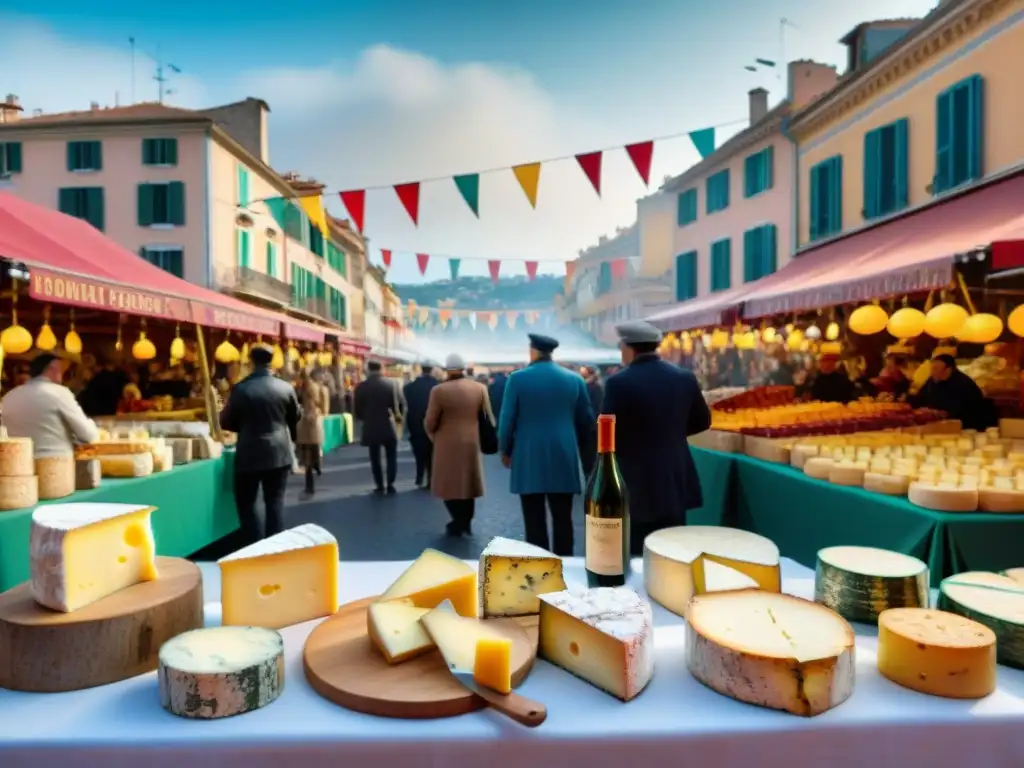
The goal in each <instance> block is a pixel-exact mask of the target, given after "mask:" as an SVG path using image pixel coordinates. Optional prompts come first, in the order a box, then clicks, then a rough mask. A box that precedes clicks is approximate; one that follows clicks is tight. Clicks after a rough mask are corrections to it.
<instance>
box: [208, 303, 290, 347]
mask: <svg viewBox="0 0 1024 768" xmlns="http://www.w3.org/2000/svg"><path fill="white" fill-rule="evenodd" d="M191 303H192V321H193V322H196V323H199V324H200V325H206V326H210V327H213V328H225V329H227V330H231V331H240V332H242V333H258V334H262V335H264V336H274V337H275V338H276V337H277V336H280V335H281V323H279V322H278V321H277V320H275V319H274V318H272V317H265V316H263V315H257V314H250V313H249V312H238V311H236V310H233V309H222V308H220V307H215V306H211V305H209V304H201V303H199V302H198V301H193V302H191Z"/></svg>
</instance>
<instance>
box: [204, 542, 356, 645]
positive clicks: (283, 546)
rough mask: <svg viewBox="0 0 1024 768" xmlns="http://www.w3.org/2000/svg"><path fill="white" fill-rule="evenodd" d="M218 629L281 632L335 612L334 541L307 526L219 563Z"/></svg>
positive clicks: (335, 574) (228, 557) (336, 559)
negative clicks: (244, 628) (285, 628)
mask: <svg viewBox="0 0 1024 768" xmlns="http://www.w3.org/2000/svg"><path fill="white" fill-rule="evenodd" d="M217 565H219V566H220V579H221V581H220V596H221V598H220V599H221V606H222V609H223V614H222V617H221V623H222V624H224V626H247V627H265V628H266V629H281V628H282V627H288V626H291V625H292V624H300V623H302V622H304V621H310V620H311V619H319V618H321V617H323V616H329V615H331V614H332V613H334V612H335V611H337V610H338V542H337V540H336V539H335V538H334V537H333V536H332V535H331V534H330V533H328V532H327V531H325V530H324V529H323V528H321V527H320V526H319V525H313V524H312V523H309V524H306V525H300V526H298V527H297V528H292V529H291V530H288V531H282V532H281V533H278V534H276V535H274V536H270V537H269V538H266V539H263V541H259V542H256V543H255V544H250V545H249V546H248V547H245V548H243V549H240V550H238V551H237V552H235V553H234V554H231V555H228V556H227V557H224V558H221V559H220V560H219V561H218V562H217Z"/></svg>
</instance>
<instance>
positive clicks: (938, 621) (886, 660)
mask: <svg viewBox="0 0 1024 768" xmlns="http://www.w3.org/2000/svg"><path fill="white" fill-rule="evenodd" d="M878 671H879V672H881V673H882V675H884V676H885V677H887V678H888V679H890V680H892V681H893V682H894V683H896V684H897V685H901V686H903V687H904V688H909V689H910V690H912V691H917V692H918V693H927V694H930V695H932V696H943V697H946V698H951V699H980V698H982V697H983V696H988V695H989V694H990V693H992V691H994V690H995V689H996V636H995V633H993V632H992V630H991V629H989V628H988V627H986V626H985V625H984V624H979V623H978V622H976V621H971V620H970V619H966V618H964V617H963V616H958V615H956V614H955V613H948V612H947V611H939V610H932V609H929V608H892V609H891V610H888V611H883V612H882V615H881V616H879V617H878Z"/></svg>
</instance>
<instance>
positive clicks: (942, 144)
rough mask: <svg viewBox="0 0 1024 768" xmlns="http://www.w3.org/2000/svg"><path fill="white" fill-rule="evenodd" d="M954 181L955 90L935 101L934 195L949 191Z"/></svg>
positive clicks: (947, 92)
mask: <svg viewBox="0 0 1024 768" xmlns="http://www.w3.org/2000/svg"><path fill="white" fill-rule="evenodd" d="M952 179H953V89H949V90H946V91H943V92H942V93H940V94H939V97H938V98H937V99H936V100H935V178H934V179H932V194H936V195H937V194H940V193H942V192H945V191H946V190H947V189H949V188H950V187H951V186H952V185H953V182H952Z"/></svg>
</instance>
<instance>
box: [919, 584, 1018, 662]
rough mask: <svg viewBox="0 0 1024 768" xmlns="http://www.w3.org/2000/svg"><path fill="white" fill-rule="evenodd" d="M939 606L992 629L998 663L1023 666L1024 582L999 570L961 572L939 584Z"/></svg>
mask: <svg viewBox="0 0 1024 768" xmlns="http://www.w3.org/2000/svg"><path fill="white" fill-rule="evenodd" d="M938 607H939V608H941V609H942V610H944V611H949V612H950V613H956V614H959V615H960V616H964V617H966V618H968V619H972V620H974V621H977V622H978V623H979V624H984V625H985V626H986V627H988V628H989V629H991V630H992V631H993V632H994V633H995V635H996V654H997V660H998V661H999V663H1000V664H1004V665H1006V666H1007V667H1015V668H1017V669H1024V584H1022V583H1021V582H1019V581H1016V580H1015V579H1012V578H1010V577H1009V576H1001V575H999V574H997V573H984V572H981V571H970V572H968V573H958V574H957V575H956V576H950V577H948V578H946V579H943V580H942V583H941V584H940V585H939V603H938Z"/></svg>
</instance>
